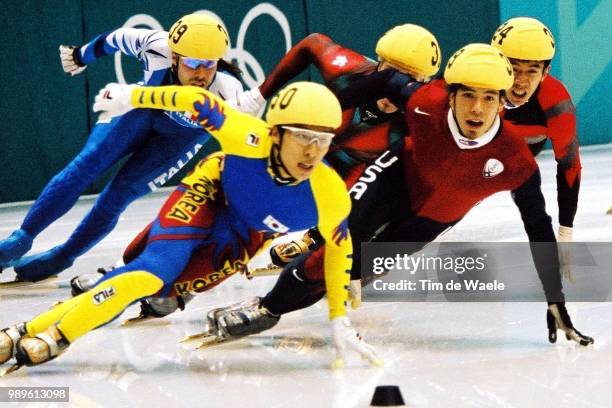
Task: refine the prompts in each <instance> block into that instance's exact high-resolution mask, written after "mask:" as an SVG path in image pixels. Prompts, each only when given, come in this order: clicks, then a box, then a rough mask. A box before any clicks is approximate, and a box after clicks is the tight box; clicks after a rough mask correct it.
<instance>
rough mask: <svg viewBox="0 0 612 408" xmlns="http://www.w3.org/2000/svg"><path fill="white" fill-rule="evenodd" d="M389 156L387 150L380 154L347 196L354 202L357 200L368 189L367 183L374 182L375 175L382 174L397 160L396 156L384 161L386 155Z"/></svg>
mask: <svg viewBox="0 0 612 408" xmlns="http://www.w3.org/2000/svg"><path fill="white" fill-rule="evenodd" d="M389 154H391V152H390V151H389V150H387V151H386V152H384V153H383V154H381V155H380V156H379V157H378V159H376V161H375V162H374V163H372V164H371V165H370V166H368V168H367V169H365V170H364V172H363V175H362V176H361V177H359V180H357V183H355V184H354V185H353V187H351V189H350V190H349V195H352V196H353V198H354V199H355V200H359V199H360V198H361V196H362V195H363V193H365V192H366V190H367V189H368V184H367V183H371V182H373V181H375V180H376V173H382V171H383V169H386V168H387V167H389V166H391V165H392V164H393V163H395V162H396V161H397V160H398V158H397V156H391V157H389V158H388V159H386V157H387V155H389ZM385 160H386V161H385Z"/></svg>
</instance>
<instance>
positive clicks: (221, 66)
mask: <svg viewBox="0 0 612 408" xmlns="http://www.w3.org/2000/svg"><path fill="white" fill-rule="evenodd" d="M217 69H218V70H220V71H225V72H227V73H229V74H231V75H233V76H235V77H236V78H238V79H240V76H241V75H242V70H241V69H240V68H238V65H236V64H234V63H233V62H230V61H226V60H224V59H223V58H221V59H220V60H219V61H218V62H217Z"/></svg>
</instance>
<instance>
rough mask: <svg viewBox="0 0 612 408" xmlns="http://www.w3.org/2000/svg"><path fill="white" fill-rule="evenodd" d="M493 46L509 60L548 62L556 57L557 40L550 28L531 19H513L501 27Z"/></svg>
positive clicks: (492, 43)
mask: <svg viewBox="0 0 612 408" xmlns="http://www.w3.org/2000/svg"><path fill="white" fill-rule="evenodd" d="M491 45H493V46H494V47H497V48H498V49H499V50H501V52H503V53H504V54H505V55H506V57H508V58H515V59H521V60H528V61H548V60H551V59H552V58H553V56H554V55H555V38H554V37H553V35H552V33H551V32H550V30H549V29H548V27H546V26H545V25H544V24H542V23H541V22H539V21H538V20H536V19H535V18H529V17H516V18H511V19H510V20H508V21H506V22H505V23H504V24H502V25H501V26H499V28H498V29H497V31H495V34H493V39H492V40H491Z"/></svg>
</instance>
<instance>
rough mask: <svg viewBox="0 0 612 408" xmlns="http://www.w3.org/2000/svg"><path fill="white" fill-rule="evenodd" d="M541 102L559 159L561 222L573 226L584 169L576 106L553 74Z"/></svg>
mask: <svg viewBox="0 0 612 408" xmlns="http://www.w3.org/2000/svg"><path fill="white" fill-rule="evenodd" d="M538 102H539V103H540V106H541V108H542V111H543V112H544V115H545V117H546V127H547V132H546V135H547V136H548V137H549V138H550V141H551V143H552V146H553V150H554V153H555V159H556V160H557V190H558V196H557V200H558V204H559V223H560V224H561V225H564V226H568V227H571V226H572V225H573V221H574V216H575V214H576V208H577V206H578V190H579V188H580V173H581V168H582V166H581V164H580V152H579V147H578V137H577V135H576V108H575V107H574V104H573V103H572V99H571V97H570V95H569V93H568V92H567V89H565V86H563V84H562V83H561V81H559V80H558V79H556V78H554V77H552V76H550V75H548V76H547V77H546V78H545V79H544V81H543V82H542V85H541V89H540V92H539V94H538Z"/></svg>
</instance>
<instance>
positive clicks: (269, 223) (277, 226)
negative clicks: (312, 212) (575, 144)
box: [263, 215, 289, 234]
mask: <svg viewBox="0 0 612 408" xmlns="http://www.w3.org/2000/svg"><path fill="white" fill-rule="evenodd" d="M263 223H264V224H266V227H268V228H270V229H271V230H272V231H275V232H280V233H281V234H284V233H286V232H287V231H289V227H286V226H284V225H283V224H281V222H280V221H279V220H277V219H276V218H274V217H273V216H271V215H268V216H267V217H266V218H265V219H264V220H263Z"/></svg>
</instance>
